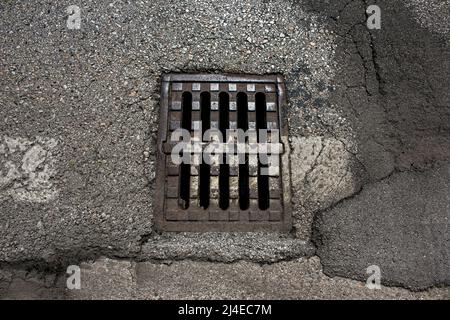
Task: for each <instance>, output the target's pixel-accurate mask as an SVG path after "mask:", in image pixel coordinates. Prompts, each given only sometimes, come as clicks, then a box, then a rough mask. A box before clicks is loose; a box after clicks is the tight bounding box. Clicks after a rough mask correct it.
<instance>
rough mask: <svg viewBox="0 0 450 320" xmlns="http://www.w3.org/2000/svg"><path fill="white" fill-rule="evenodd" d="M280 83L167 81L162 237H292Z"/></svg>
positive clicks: (186, 77) (201, 78)
mask: <svg viewBox="0 0 450 320" xmlns="http://www.w3.org/2000/svg"><path fill="white" fill-rule="evenodd" d="M284 106H285V86H284V82H283V79H282V78H281V77H279V76H276V75H273V76H242V75H216V74H168V75H165V76H164V77H163V80H162V89H161V114H160V128H159V135H158V157H157V178H156V181H157V184H156V201H155V205H156V208H155V217H154V218H155V224H156V227H157V228H158V229H159V230H161V231H196V232H202V231H205V232H206V231H258V230H267V231H270V230H271V231H289V230H290V227H291V217H290V184H289V181H290V180H289V156H288V142H287V141H288V140H287V127H286V126H285V124H284V123H283V122H282V121H281V119H282V117H281V111H282V108H283V107H284Z"/></svg>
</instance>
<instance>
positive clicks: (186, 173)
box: [179, 92, 192, 209]
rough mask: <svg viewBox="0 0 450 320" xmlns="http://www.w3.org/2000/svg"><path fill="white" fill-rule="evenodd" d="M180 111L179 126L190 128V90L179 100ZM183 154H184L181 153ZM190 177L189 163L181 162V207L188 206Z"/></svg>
mask: <svg viewBox="0 0 450 320" xmlns="http://www.w3.org/2000/svg"><path fill="white" fill-rule="evenodd" d="M181 112H182V123H181V127H182V128H183V129H186V130H190V129H191V118H192V114H191V113H192V94H191V93H190V92H184V93H183V95H182V100H181ZM183 156H184V154H183ZM190 178H191V165H190V164H186V163H182V164H181V165H180V191H179V193H180V198H179V199H180V201H179V205H180V207H181V208H182V209H187V208H189V202H190V195H189V191H190V190H189V189H190V187H189V186H190V184H191V182H190Z"/></svg>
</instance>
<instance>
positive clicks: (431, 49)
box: [0, 0, 450, 298]
mask: <svg viewBox="0 0 450 320" xmlns="http://www.w3.org/2000/svg"><path fill="white" fill-rule="evenodd" d="M374 3H375V4H377V5H379V6H380V8H381V9H382V29H381V30H370V31H369V30H368V29H367V28H366V24H365V21H366V18H367V17H366V14H365V11H366V8H367V6H368V5H369V4H374ZM73 4H76V5H78V6H79V7H80V8H81V19H82V20H81V29H80V30H69V29H68V28H67V25H66V22H67V17H68V14H67V13H66V8H67V7H68V6H69V5H73ZM449 8H450V3H449V1H447V0H446V1H441V0H428V1H426V3H425V4H424V2H423V1H418V0H417V1H406V0H405V1H403V0H399V1H387V0H386V1H373V2H372V1H363V0H353V1H352V0H336V1H328V0H319V1H317V0H315V1H312V0H311V1H310V0H304V1H282V0H274V1H264V0H247V1H237V0H227V1H225V0H224V1H219V2H208V1H203V0H198V1H193V0H191V1H189V0H183V1H163V0H157V1H133V2H128V1H119V0H117V1H77V3H73V2H72V1H70V0H63V1H58V2H56V3H50V2H48V1H17V0H11V1H0V39H2V41H1V42H0V88H1V90H0V234H2V237H1V238H0V262H1V266H2V268H5V270H7V269H8V268H14V270H16V269H17V270H23V269H25V266H26V268H29V267H30V265H31V266H33V265H34V266H36V268H37V269H38V270H41V269H42V268H44V270H49V269H50V270H53V269H56V270H59V271H58V272H60V271H61V270H63V269H64V268H65V267H66V266H67V265H68V264H71V263H81V262H82V261H84V260H87V259H96V258H98V257H100V256H107V257H110V258H120V259H124V260H125V261H128V262H127V263H130V264H131V263H132V262H130V261H137V262H136V263H138V262H140V261H149V260H154V259H171V260H172V259H173V260H181V259H192V260H208V261H211V263H213V262H212V261H222V262H223V261H228V262H229V261H237V260H241V259H244V260H247V261H254V262H270V263H274V262H276V261H280V260H284V259H296V258H300V257H312V256H313V255H314V252H315V249H316V250H317V252H318V254H319V256H320V257H321V258H322V259H323V260H324V262H323V263H324V265H325V272H326V273H327V274H328V275H341V276H345V277H350V278H359V279H361V269H362V268H363V270H365V269H364V268H367V266H365V265H364V264H367V263H368V262H369V261H374V260H376V261H378V262H379V263H381V264H386V263H387V265H386V267H382V272H383V279H386V284H387V285H399V286H403V287H407V288H410V289H414V290H418V289H424V288H425V287H429V286H434V285H438V286H442V285H446V284H447V285H448V280H449V277H448V269H449V268H448V248H449V247H448V228H447V227H448V216H449V211H448V210H447V211H445V210H443V208H447V209H448V205H449V198H448V196H447V197H446V196H445V193H446V192H445V189H432V188H431V186H430V182H429V181H432V180H433V179H437V178H436V177H435V174H436V173H435V172H440V171H439V170H441V171H442V170H445V168H446V166H447V165H448V163H449V161H450V148H449V145H450V107H449V106H450V103H449V93H448V87H449V78H448V74H447V73H446V72H445V71H444V70H448V61H450V59H449V52H448V11H449ZM199 71H201V72H238V73H255V74H265V73H280V74H282V75H283V76H284V77H285V79H286V82H287V83H286V84H287V91H288V92H287V93H288V103H289V105H288V107H287V110H286V111H285V115H284V119H285V120H286V121H287V122H288V124H289V133H290V142H291V149H292V150H294V153H293V155H292V156H291V161H292V162H293V163H294V164H295V167H294V170H293V173H292V182H293V184H292V187H293V192H294V194H293V195H294V199H295V201H294V203H293V205H294V212H293V217H294V229H293V231H292V233H290V234H289V235H283V236H280V235H276V234H275V235H274V234H272V235H264V234H258V235H248V234H237V235H236V234H229V235H227V234H209V235H201V234H189V235H184V234H178V235H166V234H163V235H159V234H156V233H155V232H153V230H152V217H153V212H152V196H153V189H154V187H155V186H154V176H155V172H154V161H155V158H154V147H155V141H156V140H155V139H156V132H157V121H158V110H159V106H158V103H159V81H160V77H161V74H162V73H165V72H199ZM422 172H423V173H422ZM411 177H415V178H411ZM433 177H435V178H433ZM437 181H440V182H439V183H440V184H439V185H440V186H442V188H448V184H445V183H444V182H443V181H441V180H439V179H438V180H437ZM388 183H392V184H393V186H395V188H394V187H393V186H387V184H388ZM402 188H408V189H402ZM436 188H437V187H436ZM361 190H362V191H361ZM412 190H417V193H419V194H420V196H418V197H414V194H413V191H412ZM369 193H370V194H369ZM397 193H399V194H398V195H397ZM389 194H390V195H392V197H394V195H395V197H397V198H396V199H397V200H398V202H396V203H392V205H390V204H384V203H383V204H384V205H383V206H379V203H378V202H376V199H387V198H386V197H389ZM447 194H448V192H447ZM431 195H432V196H431ZM412 197H413V199H414V203H413V204H412V203H409V202H408V199H410V198H412ZM344 199H347V200H345V202H343V200H344ZM364 199H366V200H364ZM378 201H381V200H378ZM336 204H338V205H337V206H336ZM437 204H439V205H437ZM344 206H345V208H346V210H344V209H341V208H343V207H344ZM377 206H379V207H377ZM356 208H359V209H358V210H357V209H356ZM380 208H381V209H380ZM418 208H425V209H423V210H420V209H418ZM409 209H411V212H410V211H409ZM368 212H371V213H372V215H373V216H374V218H376V221H379V222H380V223H379V224H380V225H381V226H382V227H381V230H378V229H377V231H376V232H370V233H369V234H365V232H369V230H368V229H367V228H369V227H367V228H366V226H363V227H361V229H359V225H357V224H356V221H358V222H362V221H364V219H367V217H368V216H367V214H368ZM400 217H404V219H406V220H405V221H403V220H400ZM371 218H372V216H371ZM322 219H323V223H322V222H321V223H319V222H318V221H320V220H322ZM407 219H411V221H408V220H407ZM421 219H422V220H421ZM427 219H428V220H427ZM433 219H436V223H435V224H434V225H433V226H434V227H433V228H431V227H430V224H427V223H422V222H423V221H435V220H433ZM314 221H316V222H317V224H316V225H315V226H318V227H317V228H315V235H314V239H319V238H320V239H322V242H318V241H315V242H314V243H312V242H311V240H314V239H312V237H311V235H312V228H311V226H312V224H313V222H314ZM416 222H417V223H416ZM390 223H393V224H394V225H395V226H401V227H404V228H406V229H407V230H409V229H408V228H411V230H413V231H414V239H413V240H414V241H411V239H412V238H411V237H412V236H411V235H410V234H408V233H404V232H403V233H402V232H400V231H399V230H398V229H395V228H393V227H392V225H391V224H390ZM330 239H334V240H335V241H328V240H330ZM353 239H358V240H364V239H367V240H370V241H372V242H373V243H374V244H376V245H375V246H374V247H370V248H369V249H367V244H366V243H352V249H349V248H348V247H345V246H347V245H348V243H349V241H351V240H353ZM387 244H389V245H387ZM315 246H317V247H316V248H315ZM342 246H344V247H342ZM377 248H378V249H377ZM394 248H398V249H400V248H401V249H403V251H402V255H400V256H399V257H397V253H398V249H395V250H394ZM380 250H382V251H383V252H381V251H380ZM378 251H380V252H381V253H380V254H378V255H377V254H376V253H377V252H378ZM340 252H342V256H341V257H339V253H340ZM372 255H375V256H376V258H374V257H373V256H372ZM423 255H426V258H423ZM313 259H316V258H313ZM445 259H447V261H445ZM392 261H394V262H392ZM133 263H134V262H133ZM179 263H180V265H182V264H183V263H184V262H183V261H180V262H179ZM186 263H188V262H186ZM239 263H240V262H239ZM242 263H244V262H242ZM245 263H251V262H245ZM283 263H284V262H283ZM177 264H178V262H177ZM426 264H428V265H427V266H426ZM276 265H277V266H279V264H276ZM411 265H412V266H411ZM37 266H44V267H42V268H41V267H37ZM219 266H222V265H218V268H219ZM274 266H275V265H274ZM288 266H290V267H289V268H291V267H292V268H294V266H292V265H289V264H288ZM193 268H195V267H193ZM255 268H256V265H255ZM274 268H275V267H274ZM150 269H151V268H150ZM8 270H9V269H8ZM152 270H153V269H152ZM154 270H159V269H158V268H155V269H154ZM255 270H261V269H258V268H257V269H255ZM292 270H294V269H292ZM399 270H408V271H409V272H411V274H410V275H409V276H406V275H401V274H400V273H401V271H399ZM155 272H157V271H155ZM158 272H159V271H158ZM230 272H231V271H230ZM45 273H46V272H44V274H45ZM50 273H51V272H50ZM305 274H307V273H305ZM225 276H226V275H225ZM155 277H157V275H155ZM161 277H163V276H162V275H161ZM302 277H306V275H304V274H302ZM119 278H120V277H119ZM412 278H413V279H412ZM4 279H7V278H4ZM155 279H156V278H155ZM305 281H307V280H305ZM346 281H347V280H346ZM348 281H349V282H348V283H350V284H351V283H356V282H352V281H350V280H348ZM0 282H1V280H0ZM7 283H10V282H7ZM319 284H320V282H319V283H318V285H319ZM321 285H324V286H326V284H325V283H322V284H321ZM6 286H7V287H8V288H9V289H8V290H9V291H8V292H12V291H11V287H10V286H9V285H5V287H6ZM18 286H19V287H21V286H22V285H18ZM312 287H313V288H315V289H312V291H310V292H309V295H310V296H312V297H313V296H316V295H317V296H324V295H323V294H320V293H318V291H320V287H317V286H315V285H312ZM22 288H25V287H22ZM29 288H35V287H33V286H31V287H29ZM24 290H25V289H24ZM24 290H19V292H23V291H24ZM30 290H31V289H30ZM149 290H150V289H149ZM186 290H188V289H186ZM189 290H191V289H189ZM192 290H193V289H192ZM248 290H250V289H248ZM314 290H318V291H314ZM399 290H400V289H399ZM250 291H251V290H250ZM352 292H353V291H352ZM355 292H356V291H355ZM383 292H388V291H383ZM402 292H404V293H405V295H409V294H411V296H410V297H416V298H417V297H419V296H414V295H413V294H412V293H408V292H407V291H402ZM436 292H437V291H433V290H432V291H426V293H425V295H428V294H429V297H432V296H436V297H440V296H439V294H436ZM113 293H114V292H112V293H111V294H113ZM335 293H336V292H335ZM117 294H120V293H117ZM161 294H162V293H161ZM233 294H234V293H233ZM233 294H232V293H231V292H230V296H232V295H233ZM435 294H436V295H435ZM92 295H93V296H94V293H93V294H92ZM104 295H105V296H107V295H108V293H104ZM123 295H124V296H129V293H128V292H124V293H123ZM144 295H145V294H144ZM174 295H175V293H174ZM224 295H225V293H224ZM6 296H8V294H6ZM97 296H98V295H97ZM165 296H166V297H168V296H169V294H167V295H165ZM293 296H298V297H306V296H307V294H306V293H296V294H293ZM338 296H340V297H343V296H344V295H343V293H342V292H341V293H336V297H338ZM86 297H87V295H86ZM378 297H383V294H380V295H379V296H378ZM386 297H390V295H389V294H386Z"/></svg>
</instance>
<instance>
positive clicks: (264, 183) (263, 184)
mask: <svg viewBox="0 0 450 320" xmlns="http://www.w3.org/2000/svg"><path fill="white" fill-rule="evenodd" d="M255 100H256V101H255V105H256V107H255V109H256V135H257V139H258V143H266V142H267V139H265V138H263V136H262V135H261V133H260V130H262V129H267V118H266V96H265V94H264V93H261V92H258V93H257V94H256V96H255ZM263 157H265V158H266V157H267V155H265V154H259V155H258V206H259V209H261V210H266V209H267V208H269V177H268V176H267V175H265V174H262V173H263V171H264V170H265V169H267V159H266V161H263V159H262V158H263Z"/></svg>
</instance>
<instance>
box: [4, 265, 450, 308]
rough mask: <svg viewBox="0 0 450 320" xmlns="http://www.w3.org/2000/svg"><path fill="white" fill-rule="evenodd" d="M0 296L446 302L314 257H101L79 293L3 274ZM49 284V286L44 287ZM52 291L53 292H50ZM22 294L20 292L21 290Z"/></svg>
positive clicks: (443, 294)
mask: <svg viewBox="0 0 450 320" xmlns="http://www.w3.org/2000/svg"><path fill="white" fill-rule="evenodd" d="M8 280H9V281H10V282H9V284H10V285H9V286H4V287H3V288H2V287H0V297H8V298H22V299H39V298H41V299H45V298H52V299H152V300H153V299H420V300H422V299H423V300H426V299H447V300H448V299H449V298H450V290H449V289H448V288H447V289H442V288H434V289H430V290H427V291H422V292H411V291H409V290H407V289H403V288H395V287H392V288H390V287H384V286H381V288H380V289H374V290H371V289H369V288H367V287H366V286H365V283H364V282H359V281H355V280H349V279H345V278H340V277H333V278H330V277H328V276H326V275H325V274H324V273H323V272H322V269H321V265H320V261H319V259H318V258H317V257H313V258H310V259H304V258H303V259H295V260H292V261H285V262H278V263H274V264H256V263H252V262H247V261H240V262H234V263H214V262H202V261H191V260H184V261H176V262H170V261H167V262H163V263H153V262H131V261H127V260H114V259H108V258H100V259H98V260H97V261H95V262H85V263H82V264H81V278H80V280H81V289H80V290H77V289H74V290H68V289H65V287H64V284H65V283H64V280H65V278H64V276H59V277H58V276H53V277H50V276H48V275H46V276H45V277H44V276H42V275H41V277H39V275H38V274H27V273H26V272H20V273H19V274H14V273H12V272H9V274H8ZM49 282H50V283H51V282H54V283H56V285H55V286H54V287H51V286H49V285H48V283H49ZM55 287H56V289H55ZM24 289H25V290H24Z"/></svg>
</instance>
